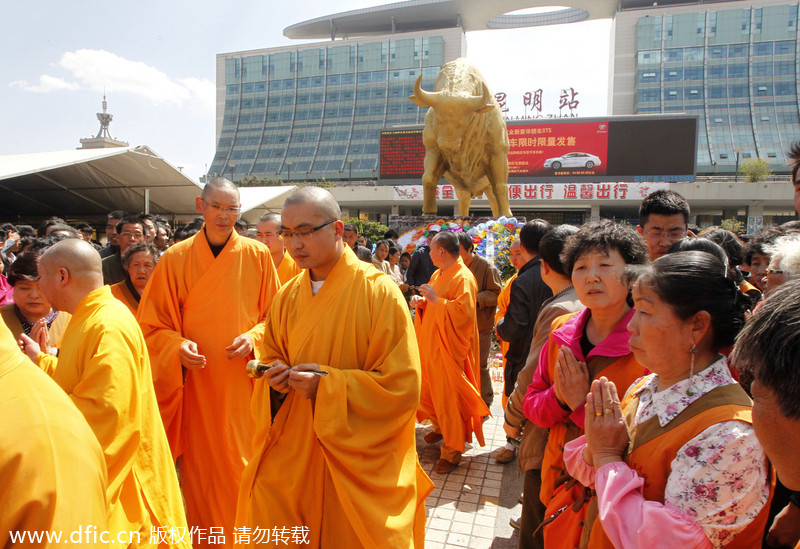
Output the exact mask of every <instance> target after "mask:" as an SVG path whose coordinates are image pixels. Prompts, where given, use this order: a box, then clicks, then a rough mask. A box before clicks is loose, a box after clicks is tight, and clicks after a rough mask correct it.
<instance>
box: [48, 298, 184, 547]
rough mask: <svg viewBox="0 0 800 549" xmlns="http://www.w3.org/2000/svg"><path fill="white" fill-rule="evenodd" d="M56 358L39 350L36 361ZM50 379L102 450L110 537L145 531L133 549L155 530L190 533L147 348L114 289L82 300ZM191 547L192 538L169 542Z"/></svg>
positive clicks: (73, 317)
mask: <svg viewBox="0 0 800 549" xmlns="http://www.w3.org/2000/svg"><path fill="white" fill-rule="evenodd" d="M53 358H54V357H51V356H50V355H45V354H44V353H39V358H38V360H39V361H40V362H46V361H49V360H52V359H53ZM52 375H53V380H55V382H56V383H58V385H60V386H61V388H62V389H64V391H65V392H66V393H67V395H69V397H70V398H71V399H72V402H73V403H74V404H75V406H77V407H78V410H80V411H81V412H82V413H83V417H85V418H86V421H87V422H88V423H89V427H91V428H92V431H94V434H95V436H96V437H97V440H98V441H99V442H100V447H101V448H102V449H103V454H104V456H105V462H106V469H107V470H108V490H107V498H106V499H107V500H108V530H109V532H110V535H111V537H112V538H113V539H117V537H116V536H117V534H118V533H121V532H125V533H124V534H122V535H123V536H127V532H139V539H140V541H141V545H139V544H132V546H133V547H140V546H142V547H150V546H152V545H151V544H149V543H148V542H149V540H150V535H151V533H152V531H153V529H158V528H164V529H166V530H169V529H170V528H173V527H175V528H186V526H187V525H186V517H185V515H184V511H183V502H182V501H181V492H180V488H179V486H178V477H177V475H176V474H175V467H174V466H173V462H172V456H171V455H170V451H169V445H168V443H167V437H166V435H165V434H164V427H163V425H162V423H161V418H160V416H159V413H158V403H157V402H156V395H155V391H154V389H153V383H152V379H153V378H152V373H151V371H150V359H149V358H148V354H147V346H146V344H145V341H144V337H143V336H142V331H141V329H140V328H139V324H137V323H136V319H135V318H134V317H133V315H132V314H131V313H130V311H129V310H128V308H127V307H125V305H123V304H122V303H120V302H119V300H117V299H116V298H114V296H112V295H111V289H110V288H109V287H108V286H102V287H100V288H98V289H96V290H94V291H92V292H90V293H89V294H88V295H86V297H84V298H83V299H82V300H81V301H80V303H78V306H77V307H76V308H75V311H74V312H73V314H72V320H70V323H69V326H68V327H67V331H66V333H65V334H64V344H63V345H62V347H61V350H60V352H59V355H58V367H57V368H55V371H54V373H53V374H52ZM120 539H124V538H120ZM190 546H191V545H190V543H188V536H187V538H186V539H185V540H183V542H182V543H181V542H178V543H174V544H172V545H170V547H190Z"/></svg>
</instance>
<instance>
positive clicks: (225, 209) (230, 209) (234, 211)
mask: <svg viewBox="0 0 800 549" xmlns="http://www.w3.org/2000/svg"><path fill="white" fill-rule="evenodd" d="M203 202H205V204H206V206H208V207H209V209H210V210H211V211H212V212H213V213H220V212H222V213H223V214H225V215H239V212H240V211H241V208H240V207H239V206H222V205H220V204H217V203H216V202H206V201H205V199H203Z"/></svg>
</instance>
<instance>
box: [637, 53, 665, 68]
mask: <svg viewBox="0 0 800 549" xmlns="http://www.w3.org/2000/svg"><path fill="white" fill-rule="evenodd" d="M637 61H638V63H639V64H640V65H652V64H656V65H657V64H659V63H661V51H660V50H645V51H640V52H639V54H638V56H637Z"/></svg>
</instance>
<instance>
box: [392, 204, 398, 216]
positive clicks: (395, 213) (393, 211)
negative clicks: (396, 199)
mask: <svg viewBox="0 0 800 549" xmlns="http://www.w3.org/2000/svg"><path fill="white" fill-rule="evenodd" d="M392 215H400V206H398V205H397V204H392Z"/></svg>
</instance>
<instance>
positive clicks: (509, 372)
mask: <svg viewBox="0 0 800 549" xmlns="http://www.w3.org/2000/svg"><path fill="white" fill-rule="evenodd" d="M551 228H552V227H551V225H550V223H548V222H547V221H543V220H541V219H535V220H533V221H529V222H528V223H526V224H525V225H524V226H523V227H522V229H521V230H520V232H519V242H520V252H521V253H522V257H523V259H524V260H525V265H523V266H522V268H521V269H520V270H519V274H518V275H517V278H516V279H515V280H514V282H513V283H512V285H511V299H510V300H509V303H508V309H507V310H506V316H504V317H503V318H501V319H500V321H499V322H498V323H497V335H498V337H500V339H502V340H503V341H506V342H508V344H509V346H508V353H506V370H505V395H506V397H509V396H511V392H512V391H513V390H514V383H515V382H516V381H517V374H519V372H520V370H522V368H523V367H524V366H525V359H526V358H527V357H528V351H529V350H530V346H531V339H532V338H533V325H534V324H536V317H537V316H538V315H539V309H540V308H541V307H542V303H544V302H545V300H547V299H549V298H550V297H552V296H553V292H552V291H551V290H550V288H549V287H548V286H547V284H545V283H544V281H543V280H542V271H541V259H540V258H539V241H540V240H541V239H542V237H543V236H544V235H545V234H547V231H549V230H550V229H551Z"/></svg>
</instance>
